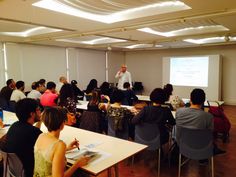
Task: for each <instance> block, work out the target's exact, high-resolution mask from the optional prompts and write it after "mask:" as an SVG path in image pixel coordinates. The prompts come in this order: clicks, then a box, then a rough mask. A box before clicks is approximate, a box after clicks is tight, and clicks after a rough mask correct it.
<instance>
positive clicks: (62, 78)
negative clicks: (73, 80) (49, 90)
mask: <svg viewBox="0 0 236 177" xmlns="http://www.w3.org/2000/svg"><path fill="white" fill-rule="evenodd" d="M67 83H68V82H67V79H66V77H64V76H61V77H60V78H59V82H58V83H57V84H56V90H57V92H60V90H61V87H62V86H63V85H64V84H67Z"/></svg>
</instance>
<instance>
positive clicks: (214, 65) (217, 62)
mask: <svg viewBox="0 0 236 177" xmlns="http://www.w3.org/2000/svg"><path fill="white" fill-rule="evenodd" d="M181 57H183V58H186V57H209V64H208V66H209V70H208V71H209V72H208V87H195V86H175V85H173V88H174V94H176V95H178V96H180V97H182V98H189V97H190V93H191V91H192V90H193V89H194V88H201V89H203V90H204V91H205V93H206V98H207V100H210V101H220V100H221V79H222V56H221V55H219V54H216V55H192V56H190V55H189V56H169V57H163V58H162V66H163V70H162V85H165V84H167V83H170V59H171V58H181Z"/></svg>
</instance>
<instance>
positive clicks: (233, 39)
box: [184, 36, 236, 44]
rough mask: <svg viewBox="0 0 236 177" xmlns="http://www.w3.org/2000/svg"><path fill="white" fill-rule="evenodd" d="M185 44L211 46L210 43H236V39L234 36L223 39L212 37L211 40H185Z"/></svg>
mask: <svg viewBox="0 0 236 177" xmlns="http://www.w3.org/2000/svg"><path fill="white" fill-rule="evenodd" d="M184 41H185V42H189V43H193V44H209V43H218V42H230V41H231V42H234V41H236V37H232V36H229V37H228V36H223V37H210V38H202V39H185V40H184Z"/></svg>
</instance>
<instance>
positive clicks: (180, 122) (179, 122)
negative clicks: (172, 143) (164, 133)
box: [176, 89, 225, 154]
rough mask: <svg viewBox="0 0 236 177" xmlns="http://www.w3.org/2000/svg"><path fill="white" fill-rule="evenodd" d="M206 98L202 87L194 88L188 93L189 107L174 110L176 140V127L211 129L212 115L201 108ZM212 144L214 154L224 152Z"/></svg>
mask: <svg viewBox="0 0 236 177" xmlns="http://www.w3.org/2000/svg"><path fill="white" fill-rule="evenodd" d="M205 99H206V95H205V92H204V91H203V90H202V89H194V90H193V91H192V92H191V95H190V107H188V108H179V109H178V110H177V112H176V126H177V132H176V133H177V134H176V139H177V142H178V136H179V135H178V127H185V128H189V129H212V130H213V116H212V115H211V114H210V113H208V112H205V111H204V110H202V109H201V108H202V105H203V104H204V102H205ZM224 152H225V151H222V150H220V149H218V148H217V146H216V145H214V154H220V153H224Z"/></svg>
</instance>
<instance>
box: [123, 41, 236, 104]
mask: <svg viewBox="0 0 236 177" xmlns="http://www.w3.org/2000/svg"><path fill="white" fill-rule="evenodd" d="M215 54H220V55H221V56H222V100H224V101H225V102H226V104H234V105H236V92H235V88H236V82H235V76H236V69H235V68H236V60H235V57H236V45H229V46H214V47H200V48H185V49H167V50H156V51H136V52H127V53H126V58H125V59H126V63H127V64H128V65H129V68H128V69H129V70H130V71H131V72H132V74H133V75H134V73H133V72H135V78H134V79H135V80H138V81H141V82H143V83H144V87H145V94H150V91H151V90H152V89H154V88H156V87H162V86H163V85H162V69H164V68H162V66H161V65H162V64H161V60H162V58H163V57H170V56H189V55H215ZM139 62H140V63H139ZM131 64H132V67H131V66H130V65H131ZM137 73H138V74H137ZM145 76H146V77H145ZM150 83H152V84H150ZM176 94H178V93H176Z"/></svg>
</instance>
